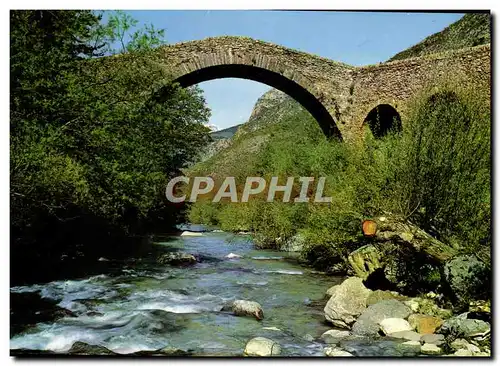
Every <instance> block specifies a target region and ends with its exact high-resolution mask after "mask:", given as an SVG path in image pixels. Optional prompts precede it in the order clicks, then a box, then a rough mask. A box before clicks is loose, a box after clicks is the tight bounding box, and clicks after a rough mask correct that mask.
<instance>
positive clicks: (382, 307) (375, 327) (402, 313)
mask: <svg viewBox="0 0 500 366" xmlns="http://www.w3.org/2000/svg"><path fill="white" fill-rule="evenodd" d="M410 314H411V310H410V309H409V308H408V307H407V306H405V305H403V304H402V303H401V302H399V301H398V300H394V299H392V300H384V301H380V302H378V303H376V304H374V305H370V306H369V307H368V308H367V309H366V310H365V311H363V313H362V314H361V315H360V316H359V318H358V319H357V320H356V322H355V323H354V325H353V326H352V333H353V334H357V335H362V336H376V335H378V331H379V329H380V327H379V323H380V322H381V321H382V320H384V319H386V318H402V319H404V318H407V317H408V316H409V315H410Z"/></svg>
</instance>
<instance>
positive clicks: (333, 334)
mask: <svg viewBox="0 0 500 366" xmlns="http://www.w3.org/2000/svg"><path fill="white" fill-rule="evenodd" d="M350 335H351V332H349V331H347V330H338V329H330V330H327V331H326V332H325V333H323V334H322V335H321V339H322V340H323V341H324V342H325V343H329V344H337V343H339V342H340V341H341V340H343V339H346V338H348V337H349V336H350Z"/></svg>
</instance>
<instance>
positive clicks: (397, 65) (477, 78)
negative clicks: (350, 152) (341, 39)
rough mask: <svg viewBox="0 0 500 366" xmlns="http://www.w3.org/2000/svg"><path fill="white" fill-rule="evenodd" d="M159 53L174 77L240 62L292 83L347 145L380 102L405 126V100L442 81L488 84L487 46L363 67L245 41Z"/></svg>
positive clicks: (211, 41) (208, 42)
mask: <svg viewBox="0 0 500 366" xmlns="http://www.w3.org/2000/svg"><path fill="white" fill-rule="evenodd" d="M159 52H161V53H162V54H161V56H162V59H163V60H164V63H165V67H166V68H167V69H168V70H169V73H170V74H171V76H172V78H174V79H176V78H179V77H181V76H183V75H186V74H189V73H192V72H194V71H197V70H201V69H203V68H206V67H210V66H217V65H231V64H241V65H248V66H255V67H259V68H263V69H266V70H269V71H273V72H275V73H278V74H280V75H282V76H284V77H285V78H288V79H290V80H293V81H294V82H296V83H297V84H299V85H300V86H302V87H303V88H304V89H306V90H307V91H309V92H310V93H311V94H312V95H314V96H315V97H316V98H317V99H318V100H319V101H320V102H321V103H322V104H323V105H324V106H325V107H326V109H327V110H328V112H329V113H330V114H331V115H332V117H333V119H334V120H335V121H336V123H337V126H338V128H339V129H340V131H341V133H342V136H343V137H344V140H346V141H349V140H357V139H359V138H360V137H361V136H362V131H363V121H364V119H365V117H366V116H367V115H368V113H369V112H370V111H371V110H372V109H373V108H374V107H376V106H377V105H378V104H390V105H392V106H393V107H394V108H395V109H396V110H397V111H398V112H399V113H400V114H401V117H402V122H403V128H404V124H405V113H406V110H407V105H408V102H409V101H410V100H411V99H412V97H413V96H415V95H417V94H418V93H419V92H420V91H421V90H422V89H423V88H425V87H428V86H432V85H434V84H436V83H437V82H439V80H441V79H442V78H450V77H455V78H456V77H459V78H461V80H463V82H466V83H471V84H473V85H477V87H479V88H486V89H487V90H488V93H489V92H490V83H491V70H490V63H491V55H490V46H489V45H483V46H477V47H473V48H468V49H462V50H458V51H452V52H447V53H443V54H434V55H428V56H424V57H419V58H412V59H407V60H401V61H394V62H388V63H381V64H377V65H371V66H364V67H354V66H350V65H346V64H343V63H339V62H335V61H332V60H328V59H326V58H322V57H319V56H315V55H311V54H308V53H305V52H300V51H296V50H292V49H289V48H286V47H282V46H279V45H274V44H271V43H267V42H263V41H257V40H253V39H251V38H245V37H230V36H227V37H216V38H207V39H204V40H199V41H191V42H184V43H178V44H175V45H170V46H164V47H162V48H160V50H159ZM258 81H262V82H265V80H258Z"/></svg>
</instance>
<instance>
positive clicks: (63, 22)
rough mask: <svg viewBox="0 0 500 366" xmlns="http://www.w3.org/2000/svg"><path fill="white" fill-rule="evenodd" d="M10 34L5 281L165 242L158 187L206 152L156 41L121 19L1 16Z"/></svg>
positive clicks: (199, 122)
mask: <svg viewBox="0 0 500 366" xmlns="http://www.w3.org/2000/svg"><path fill="white" fill-rule="evenodd" d="M10 22H11V24H10V26H11V66H10V68H11V69H10V70H11V98H10V108H11V122H10V133H11V144H10V156H11V164H10V169H11V170H10V175H11V190H10V192H11V195H10V201H11V260H12V264H13V270H14V271H15V269H16V268H21V267H16V266H21V263H22V268H27V267H29V260H30V259H29V258H31V256H34V257H33V258H34V259H32V261H33V262H32V263H33V264H34V263H36V264H42V263H44V262H45V261H50V260H51V258H53V257H56V258H59V256H60V255H61V253H67V254H69V255H70V256H72V255H73V256H74V255H76V254H75V253H76V252H80V253H82V252H85V251H86V250H87V251H88V250H91V249H95V250H96V251H98V252H99V253H98V254H96V255H103V254H105V252H106V250H107V249H111V247H112V246H111V241H112V239H113V238H123V237H125V236H131V235H136V234H142V233H144V232H146V231H147V230H150V229H151V228H153V227H156V228H158V227H160V228H161V229H162V230H168V229H169V228H170V227H171V226H172V225H173V224H175V222H176V220H177V217H178V214H179V207H171V206H167V205H166V204H165V202H164V195H163V191H164V187H165V185H166V182H167V181H168V179H169V178H170V177H172V176H173V175H176V174H177V173H178V171H179V169H181V168H183V167H185V166H186V165H187V164H188V163H189V162H191V161H193V160H194V159H195V158H196V156H197V154H198V151H199V149H200V147H202V146H204V145H205V144H206V143H207V142H208V140H209V135H208V133H209V129H208V128H206V127H205V126H204V125H203V124H204V123H205V122H206V121H207V119H208V115H209V111H208V109H207V108H206V106H205V104H204V100H203V98H202V96H201V94H200V91H199V90H197V89H191V90H182V89H178V88H176V87H174V86H172V85H170V84H169V81H168V75H165V71H164V70H162V69H161V68H160V67H159V66H158V65H157V63H155V54H154V52H152V48H153V47H154V46H157V45H159V44H161V43H164V40H163V31H162V30H156V29H154V28H153V27H151V26H147V27H145V28H144V29H136V27H135V26H136V22H135V21H134V20H133V19H131V18H130V17H129V16H128V15H125V14H124V13H121V12H115V13H111V14H110V15H109V16H108V17H107V21H106V22H104V21H103V18H102V14H97V13H95V12H90V11H12V12H11V17H10ZM111 55H113V56H111ZM102 56H110V57H102ZM118 243H119V245H120V248H123V245H124V242H123V241H118ZM103 244H104V245H103ZM90 247H92V248H90ZM120 252H122V250H121V251H120ZM19 272H20V271H19Z"/></svg>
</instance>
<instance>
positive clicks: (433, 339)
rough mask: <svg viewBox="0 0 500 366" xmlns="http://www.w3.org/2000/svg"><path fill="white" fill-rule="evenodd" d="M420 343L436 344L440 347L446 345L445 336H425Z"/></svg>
mask: <svg viewBox="0 0 500 366" xmlns="http://www.w3.org/2000/svg"><path fill="white" fill-rule="evenodd" d="M420 341H422V342H424V343H427V344H435V345H438V346H440V345H441V344H443V343H444V335H442V334H424V335H423V336H422V337H421V338H420Z"/></svg>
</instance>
